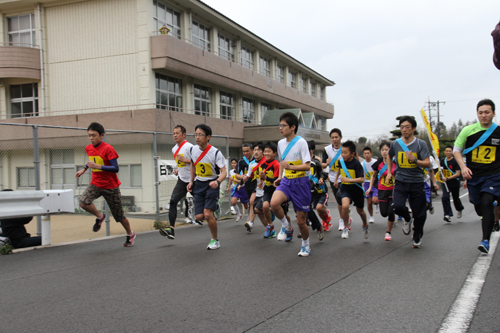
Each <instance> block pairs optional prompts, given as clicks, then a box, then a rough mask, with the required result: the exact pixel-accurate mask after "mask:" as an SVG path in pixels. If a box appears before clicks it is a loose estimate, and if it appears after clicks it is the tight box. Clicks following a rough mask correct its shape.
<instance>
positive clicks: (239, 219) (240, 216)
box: [236, 214, 243, 222]
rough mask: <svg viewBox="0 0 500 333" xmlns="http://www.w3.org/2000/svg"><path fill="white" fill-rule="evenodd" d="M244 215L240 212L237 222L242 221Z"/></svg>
mask: <svg viewBox="0 0 500 333" xmlns="http://www.w3.org/2000/svg"><path fill="white" fill-rule="evenodd" d="M242 217H243V215H241V214H240V215H238V216H237V217H236V222H240V221H241V218H242Z"/></svg>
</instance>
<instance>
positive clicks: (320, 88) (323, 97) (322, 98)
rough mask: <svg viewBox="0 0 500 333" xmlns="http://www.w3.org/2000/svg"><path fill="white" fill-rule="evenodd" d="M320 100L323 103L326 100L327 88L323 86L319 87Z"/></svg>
mask: <svg viewBox="0 0 500 333" xmlns="http://www.w3.org/2000/svg"><path fill="white" fill-rule="evenodd" d="M319 98H320V99H321V100H323V101H324V100H325V86H324V85H321V86H320V87H319Z"/></svg>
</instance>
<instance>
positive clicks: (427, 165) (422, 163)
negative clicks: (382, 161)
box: [387, 150, 431, 169]
mask: <svg viewBox="0 0 500 333" xmlns="http://www.w3.org/2000/svg"><path fill="white" fill-rule="evenodd" d="M405 154H406V158H407V159H408V160H409V161H410V162H412V163H415V164H416V165H417V166H419V167H421V168H430V167H431V160H430V158H429V157H427V158H424V159H423V160H419V159H417V158H416V157H415V156H414V155H413V154H412V152H411V150H410V151H407V152H405ZM387 168H388V169H389V166H388V167H387Z"/></svg>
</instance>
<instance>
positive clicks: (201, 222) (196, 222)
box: [193, 219, 203, 225]
mask: <svg viewBox="0 0 500 333" xmlns="http://www.w3.org/2000/svg"><path fill="white" fill-rule="evenodd" d="M193 224H198V225H203V221H200V220H198V219H195V220H194V223H193Z"/></svg>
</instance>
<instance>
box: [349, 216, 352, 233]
mask: <svg viewBox="0 0 500 333" xmlns="http://www.w3.org/2000/svg"><path fill="white" fill-rule="evenodd" d="M351 224H352V217H350V218H349V230H352V228H351Z"/></svg>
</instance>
